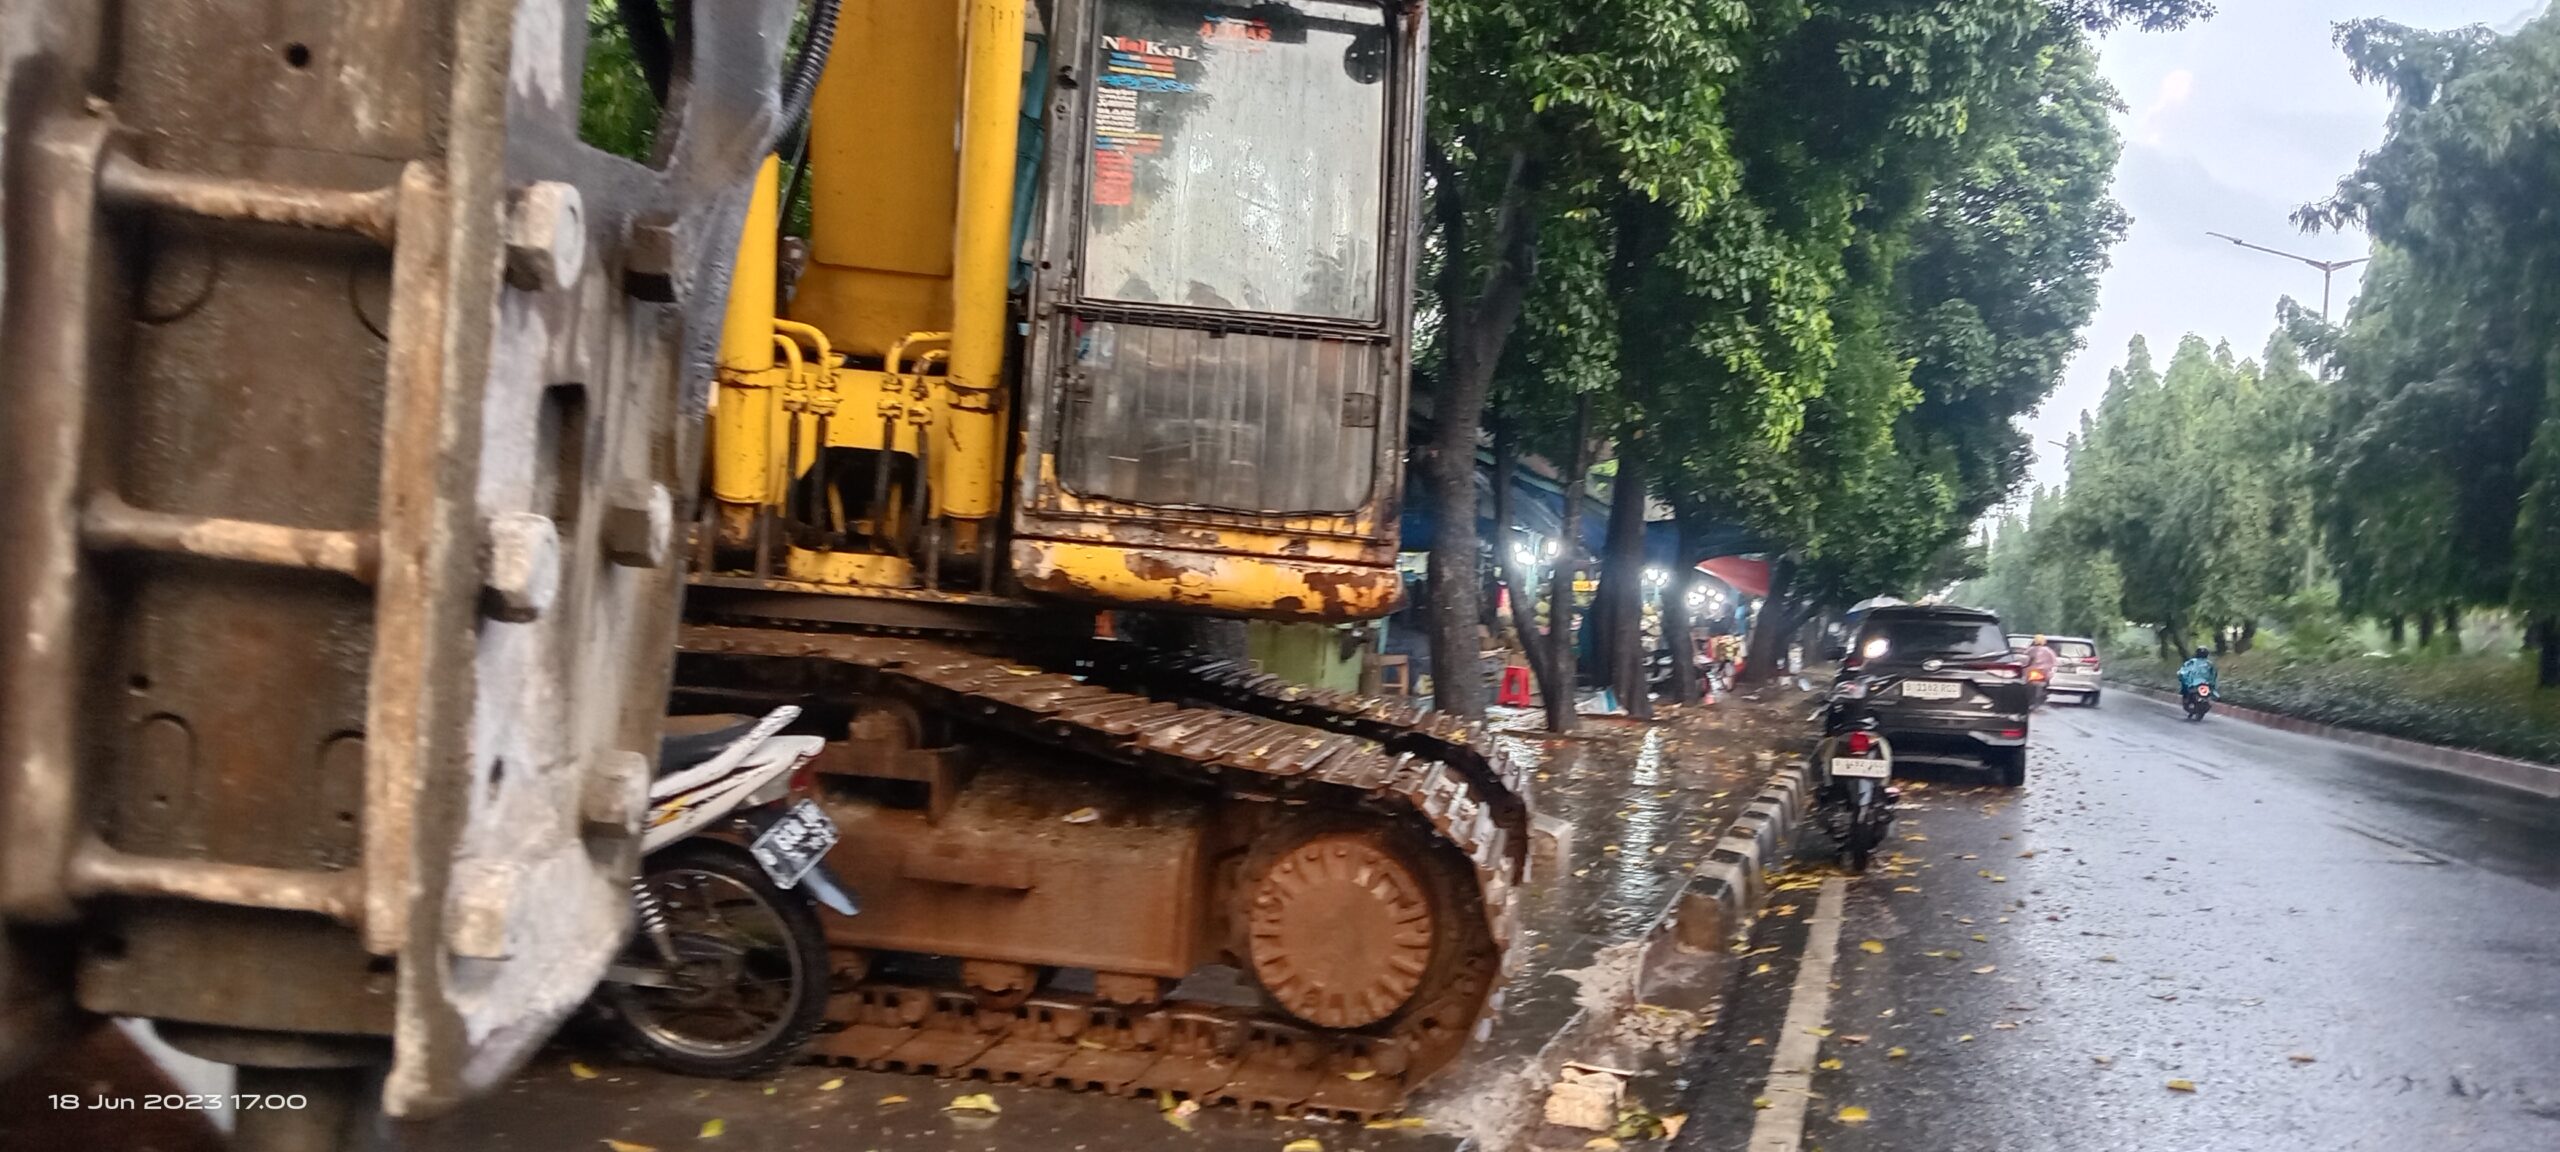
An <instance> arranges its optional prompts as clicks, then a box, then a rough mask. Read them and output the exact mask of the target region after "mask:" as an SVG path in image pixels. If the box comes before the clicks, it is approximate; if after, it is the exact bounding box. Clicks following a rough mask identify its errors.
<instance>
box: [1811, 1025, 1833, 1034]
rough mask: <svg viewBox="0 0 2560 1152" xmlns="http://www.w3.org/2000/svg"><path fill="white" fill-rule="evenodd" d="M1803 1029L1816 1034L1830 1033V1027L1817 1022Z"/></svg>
mask: <svg viewBox="0 0 2560 1152" xmlns="http://www.w3.org/2000/svg"><path fill="white" fill-rule="evenodd" d="M1805 1031H1806V1032H1809V1033H1811V1034H1813V1035H1816V1036H1828V1035H1830V1034H1831V1029H1830V1028H1829V1027H1827V1026H1824V1025H1819V1024H1817V1025H1815V1026H1813V1027H1811V1028H1807V1029H1805Z"/></svg>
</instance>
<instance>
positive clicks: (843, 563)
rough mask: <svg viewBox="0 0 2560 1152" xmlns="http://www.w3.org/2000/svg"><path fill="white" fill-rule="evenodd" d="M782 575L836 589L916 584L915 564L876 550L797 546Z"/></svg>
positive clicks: (899, 586)
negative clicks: (855, 550) (853, 550)
mask: <svg viewBox="0 0 2560 1152" xmlns="http://www.w3.org/2000/svg"><path fill="white" fill-rule="evenodd" d="M782 572H783V575H785V576H787V577H789V578H791V579H793V580H798V581H802V582H804V583H809V584H821V585H828V586H832V587H836V588H842V587H845V586H848V585H851V586H865V585H869V586H876V587H882V588H904V587H906V586H907V585H909V584H913V583H915V565H913V564H910V563H908V562H907V561H906V560H905V558H903V557H898V556H884V555H881V554H879V553H877V552H825V551H820V550H818V549H814V548H794V549H791V551H790V552H789V554H787V555H785V556H784V557H783V560H782Z"/></svg>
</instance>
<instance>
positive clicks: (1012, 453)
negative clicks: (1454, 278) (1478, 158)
mask: <svg viewBox="0 0 2560 1152" xmlns="http://www.w3.org/2000/svg"><path fill="white" fill-rule="evenodd" d="M605 21H619V22H620V26H621V29H622V32H623V36H624V38H625V39H627V47H626V48H625V49H624V50H627V51H628V52H629V54H630V55H631V56H632V57H634V58H636V59H637V60H638V62H639V65H640V68H641V70H642V71H643V72H645V73H646V74H647V76H646V79H647V87H648V89H649V90H650V92H651V93H652V94H653V95H654V97H655V102H656V107H655V108H654V109H653V110H652V112H653V115H654V120H653V122H652V124H651V125H650V127H649V131H648V133H647V134H646V137H645V149H644V150H642V151H640V152H638V153H636V154H634V155H616V154H615V150H614V149H613V148H610V147H604V146H599V145H600V144H602V143H603V142H602V141H599V140H595V139H592V137H593V136H594V132H593V130H592V123H591V122H592V121H593V120H594V119H595V116H594V111H595V109H594V107H593V105H594V102H595V101H596V100H597V99H598V97H599V93H600V91H601V90H602V88H601V86H600V85H599V84H598V83H597V82H596V77H595V76H594V65H595V63H596V58H595V54H596V53H597V52H598V51H599V48H598V45H599V44H600V43H601V42H602V40H603V37H601V36H599V35H597V34H596V30H597V29H598V28H599V27H601V26H602V22H605ZM0 30H5V31H6V32H7V33H8V35H7V36H5V37H0V81H5V85H4V86H0V91H5V92H6V100H7V103H6V104H5V105H0V154H5V157H6V182H5V184H0V194H4V195H5V200H0V216H5V223H6V233H5V244H0V273H5V279H0V292H5V294H0V371H5V372H6V374H7V375H6V379H7V385H6V387H5V388H0V438H4V439H5V442H6V445H7V451H6V452H5V453H0V457H4V458H5V459H4V460H0V468H5V469H6V475H5V477H0V539H6V540H7V541H8V547H7V548H6V549H0V916H5V918H6V920H7V923H8V924H9V926H10V931H9V933H8V934H7V935H6V936H5V937H0V949H5V950H6V952H5V956H0V959H5V961H6V963H5V965H0V981H5V983H0V1075H6V1074H8V1073H9V1072H10V1071H12V1070H14V1068H17V1067H23V1066H25V1065H26V1064H27V1063H28V1062H30V1061H32V1060H33V1059H35V1058H36V1056H37V1055H38V1054H40V1053H42V1052H43V1051H45V1050H47V1047H48V1045H49V1044H52V1043H55V1042H58V1040H59V1038H60V1037H61V1036H62V1035H63V1034H65V1030H66V1029H68V1028H72V1027H75V1026H76V1021H77V1020H79V1019H82V1018H94V1017H96V1016H119V1017H129V1018H138V1019H144V1020H149V1021H152V1022H153V1030H154V1032H155V1033H156V1034H157V1036H158V1037H159V1038H160V1039H161V1040H164V1041H166V1042H167V1043H169V1044H171V1045H173V1046H175V1047H177V1048H179V1049H181V1050H184V1051H186V1052H189V1053H192V1054H195V1055H199V1056H203V1057H207V1058H210V1059H213V1060H216V1061H221V1062H224V1063H228V1064H233V1065H237V1066H239V1068H240V1069H241V1072H240V1074H239V1075H240V1079H239V1084H240V1086H241V1089H242V1090H243V1091H244V1092H253V1093H272V1094H290V1095H300V1096H304V1097H306V1098H308V1099H311V1100H314V1101H319V1102H322V1103H324V1104H328V1105H330V1106H329V1107H318V1108H306V1109H301V1110H296V1111H293V1112H290V1113H284V1112H277V1111H266V1112H258V1111H254V1110H253V1111H246V1112H243V1113H241V1127H240V1131H239V1139H240V1142H241V1143H242V1144H244V1145H248V1146H276V1147H286V1146H292V1147H302V1146H315V1145H314V1144H313V1141H314V1140H316V1139H318V1138H319V1136H317V1135H315V1134H325V1131H338V1130H341V1129H342V1130H344V1131H348V1132H351V1131H353V1130H354V1129H355V1128H356V1127H360V1126H361V1124H362V1123H363V1122H364V1117H365V1116H366V1115H368V1114H369V1113H371V1112H372V1111H373V1108H372V1107H371V1106H372V1105H373V1104H375V1103H376V1102H378V1104H379V1106H380V1111H382V1112H384V1113H387V1114H389V1115H393V1116H419V1115H428V1114H432V1113H434V1112H437V1111H439V1110H442V1109H444V1108H447V1107H450V1106H451V1105H453V1104H454V1103H456V1102H457V1101H459V1100H461V1099H463V1098H465V1097H467V1096H468V1095H470V1094H471V1093H473V1092H477V1091H481V1090H484V1089H486V1088H488V1087H489V1086H491V1085H493V1084H495V1083H497V1082H499V1081H500V1080H502V1079H503V1077H505V1076H506V1075H507V1074H508V1073H509V1072H510V1071H511V1070H512V1068H514V1067H515V1066H516V1065H517V1064H518V1063H520V1062H521V1060H522V1059H523V1058H524V1057H525V1055H526V1054H528V1053H529V1052H530V1051H531V1050H532V1049H533V1048H534V1047H535V1046H537V1045H538V1044H540V1043H541V1042H542V1040H543V1039H544V1038H545V1037H546V1036H547V1035H548V1034H549V1033H550V1031H551V1030H552V1028H553V1027H554V1026H556V1024H557V1023H558V1022H559V1021H560V1020H561V1019H562V1018H563V1017H564V1016H566V1015H567V1014H568V1013H570V1012H571V1011H572V1010H574V1009H575V1008H576V1007H577V1006H578V1005H579V1004H580V1003H581V1002H582V1001H583V1000H584V999H585V998H586V996H587V993H588V991H589V990H590V989H591V988H592V987H593V986H594V984H595V982H596V979H597V977H598V976H599V974H601V973H602V972H603V971H604V970H605V969H606V967H607V966H608V965H609V964H610V963H611V962H612V961H613V958H614V956H615V954H616V951H617V949H619V948H620V947H621V945H622V942H623V941H624V940H625V939H627V936H628V932H629V926H628V917H629V906H630V905H629V899H628V893H627V889H628V885H629V884H630V882H631V881H630V878H631V876H632V874H633V869H634V862H635V856H636V851H637V848H636V845H637V830H638V822H639V820H640V818H641V814H642V812H643V811H644V810H645V808H646V791H647V787H648V782H649V780H650V775H651V771H652V761H653V757H654V754H655V750H656V748H657V743H658V738H659V735H660V732H661V730H662V727H663V718H664V716H665V715H666V714H667V713H668V712H669V711H670V710H672V711H674V712H677V713H715V712H741V711H763V710H766V709H768V708H769V707H771V706H774V705H780V704H791V705H796V706H798V707H799V708H800V709H801V721H800V723H801V726H802V729H803V730H804V731H806V732H809V733H812V734H816V735H820V736H823V737H825V738H826V739H827V742H828V743H827V750H826V752H825V753H823V754H822V755H821V756H820V757H819V758H818V760H817V761H816V765H817V776H816V788H817V791H818V794H819V797H820V800H821V802H822V803H823V804H824V806H825V807H826V809H827V811H828V812H829V813H830V814H831V815H832V816H833V817H834V818H835V821H836V822H837V824H838V825H839V826H840V827H841V828H842V830H843V836H842V840H841V842H840V843H839V845H838V846H837V848H836V849H835V850H834V853H833V855H832V856H831V858H830V863H831V864H832V866H833V867H834V868H835V870H836V871H837V872H838V873H840V874H841V875H843V876H844V877H845V878H846V879H847V880H849V881H850V882H851V884H852V886H853V887H854V888H855V890H856V891H858V892H859V893H860V894H861V896H862V899H863V904H864V908H863V911H862V913H861V914H860V915H858V916H854V917H847V918H832V917H831V918H829V919H828V920H827V921H826V926H825V932H826V935H827V937H828V942H829V945H830V949H831V953H832V957H831V958H832V967H833V969H834V972H833V976H834V982H835V987H836V991H835V993H834V995H833V997H832V999H831V1002H830V1005H829V1009H828V1013H827V1015H828V1019H829V1023H828V1024H827V1025H826V1027H825V1030H824V1031H822V1032H821V1033H820V1034H819V1035H818V1036H817V1038H816V1039H815V1040H814V1041H813V1043H812V1052H813V1054H814V1055H816V1056H818V1057H821V1058H826V1059H833V1060H839V1061H844V1062H848V1063H853V1064H859V1065H862V1066H866V1067H876V1068H890V1069H909V1070H918V1071H928V1072H935V1073H941V1074H949V1075H973V1076H982V1077H988V1078H993V1079H1001V1080H1015V1081H1024V1082H1035V1083H1044V1084H1048V1083H1054V1084H1062V1085H1066V1086H1070V1087H1078V1088H1097V1089H1102V1090H1108V1091H1117V1092H1135V1091H1149V1092H1153V1091H1167V1092H1175V1093H1179V1094H1183V1095H1187V1096H1192V1097H1196V1098H1199V1099H1202V1100H1203V1101H1206V1102H1212V1103H1214V1102H1220V1101H1236V1102H1241V1103H1246V1104H1251V1105H1261V1106H1270V1107H1275V1108H1288V1109H1297V1110H1306V1111H1317V1112H1329V1113H1333V1114H1337V1115H1343V1116H1371V1115H1376V1114H1378V1113H1381V1112H1385V1111H1390V1110H1392V1109H1394V1108H1396V1107H1397V1106H1398V1104H1399V1102H1400V1101H1401V1099H1402V1098H1403V1095H1404V1093H1405V1091H1406V1090H1407V1089H1408V1088H1409V1087H1410V1086H1411V1085H1413V1084H1414V1083H1416V1082H1418V1081H1420V1080H1421V1079H1422V1078H1423V1077H1425V1076H1427V1075H1429V1074H1430V1073H1431V1072H1432V1071H1434V1070H1435V1069H1437V1068H1439V1067H1441V1066H1443V1065H1445V1064H1446V1063H1447V1062H1448V1061H1449V1060H1450V1059H1452V1058H1453V1057H1454V1056H1455V1054H1456V1053H1457V1052H1458V1051H1459V1049H1460V1048H1461V1047H1462V1046H1463V1045H1464V1043H1465V1042H1466V1041H1467V1039H1468V1037H1469V1036H1470V1035H1472V1034H1474V1033H1475V1032H1476V1031H1477V1030H1478V1029H1479V1026H1480V1024H1481V1023H1482V1021H1483V1020H1484V1018H1485V1017H1486V1015H1487V1013H1488V1012H1489V1011H1491V1010H1492V1008H1493V1007H1494V1006H1495V1005H1494V1000H1495V999H1496V996H1495V990H1496V987H1497V985H1498V983H1499V981H1500V977H1501V974H1502V971H1503V962H1504V958H1505V956H1506V952H1507V949H1508V948H1509V945H1510V943H1511V941H1512V939H1513V938H1514V935H1515V929H1514V925H1513V904H1514V893H1515V891H1516V890H1517V888H1518V886H1519V884H1520V883H1521V881H1522V878H1523V874H1524V873H1523V869H1524V867H1525V864H1524V861H1525V857H1526V851H1527V846H1528V844H1527V841H1528V827H1527V820H1528V802H1527V796H1526V789H1525V786H1524V783H1523V780H1522V778H1521V773H1520V771H1519V770H1518V769H1517V768H1516V767H1514V766H1513V765H1511V764H1509V763H1507V762H1506V761H1505V760H1504V759H1503V758H1502V756H1501V755H1500V754H1499V752H1498V750H1497V749H1496V748H1495V747H1494V746H1493V745H1492V744H1491V742H1490V741H1489V739H1488V738H1487V737H1486V736H1485V735H1484V734H1483V733H1482V732H1481V731H1480V730H1477V729H1475V728H1472V727H1470V726H1468V725H1466V724H1463V723H1460V722H1457V721H1454V720H1451V719H1448V718H1445V717H1434V716H1429V715H1425V714H1418V713H1415V712H1413V711H1411V710H1409V709H1407V708H1405V707H1403V706H1401V705H1395V704H1388V703H1382V702H1378V701H1373V700H1364V699H1358V698H1353V697H1350V696H1346V695H1342V694H1337V693H1331V692H1325V691H1318V690H1311V689H1303V688H1299V687H1295V686H1292V685H1289V684H1286V683H1283V682H1281V681H1280V680H1278V679H1276V678H1274V677H1271V676H1268V675H1265V674H1262V673H1259V672H1256V671H1253V670H1251V669H1249V668H1245V667H1241V666H1238V665H1235V664H1231V663H1228V662H1225V661H1222V660H1220V659H1217V658H1213V657H1210V656H1204V655H1198V654H1193V653H1188V652H1184V651H1180V650H1176V649H1174V648H1169V647H1163V646H1155V645H1150V644H1146V643H1141V642H1139V641H1137V640H1133V639H1130V638H1127V637H1128V636H1134V635H1138V634H1140V633H1141V632H1142V631H1143V632H1148V633H1161V632H1165V631H1168V629H1163V628H1160V627H1152V626H1150V627H1143V628H1142V627H1139V625H1142V624H1146V623H1147V622H1149V621H1156V620H1160V619H1174V620H1180V619H1205V618H1226V619H1237V618H1250V619H1259V620H1267V621H1284V622H1299V623H1308V624H1318V623H1337V622H1344V621H1356V620H1362V619H1369V618H1374V617H1377V616H1381V615H1383V614H1385V613H1386V612H1388V611H1389V610H1391V609H1392V608H1393V607H1394V605H1395V600H1396V596H1397V589H1398V587H1399V582H1398V579H1397V576H1396V573H1395V568H1394V554H1395V546H1396V509H1397V504H1398V495H1399V490H1400V483H1401V460H1402V455H1403V442H1402V441H1403V437H1402V429H1403V427H1404V420H1405V390H1406V378H1407V370H1408V364H1407V358H1408V353H1409V345H1410V337H1411V327H1412V322H1411V321H1412V316H1411V313H1412V304H1411V301H1412V290H1411V284H1412V279H1413V266H1414V263H1415V261H1416V259H1417V253H1416V246H1415V235H1414V234H1415V228H1414V226H1413V221H1414V218H1415V209H1416V202H1417V198H1418V187H1419V177H1418V171H1419V163H1418V157H1419V150H1418V141H1419V138H1420V132H1421V125H1420V119H1421V108H1422V99H1421V94H1422V93H1421V79H1422V61H1423V59H1424V53H1425V40H1426V37H1425V23H1424V18H1423V13H1422V11H1421V6H1420V5H1419V4H1418V3H1414V2H1412V0H1255V2H1243V0H1188V2H1184V3H1176V2H1173V0H1043V2H1040V3H1029V2H1026V0H842V2H841V3H835V2H831V0H817V2H816V3H814V4H812V5H811V6H810V10H809V11H806V12H801V11H799V10H798V6H797V5H795V4H793V3H789V2H787V0H738V2H724V3H722V4H719V5H705V4H694V3H687V2H682V0H679V2H678V3H676V4H675V5H674V6H673V8H672V9H671V10H662V9H661V8H660V7H659V5H658V4H656V3H654V2H652V0H616V3H613V4H601V3H597V4H590V3H587V2H585V0H444V2H441V3H427V4H419V3H414V2H401V0H352V2H346V3H329V4H319V3H313V4H295V3H281V2H280V3H277V4H273V5H267V6H263V7H261V8H260V10H259V13H258V14H257V15H256V16H255V17H254V18H249V17H244V16H243V15H242V14H241V13H240V12H238V11H236V10H235V9H234V6H232V5H228V4H223V3H217V2H214V0H203V2H197V0H155V2H154V3H151V4H131V5H116V4H107V3H95V4H84V3H66V2H63V0H50V2H47V0H0ZM795 30H796V31H795ZM795 39H796V40H797V41H798V46H797V47H794V46H793V43H794V41H795ZM830 40H831V41H832V48H831V49H830V47H829V43H828V42H829V41H830ZM582 114H583V115H582ZM803 124H805V131H803V130H801V128H800V126H801V125H803ZM582 125H586V126H587V127H588V131H587V132H586V134H585V135H582ZM804 216H805V220H806V222H807V223H806V233H805V236H802V235H798V234H796V233H797V231H798V230H797V229H796V228H792V229H786V221H789V220H796V219H800V218H803V217H804ZM787 230H788V231H791V232H793V233H795V234H792V235H786V231H787ZM1171 631H1178V629H1174V630H1171ZM1115 633H1118V635H1115ZM671 684H672V696H670V695H669V687H670V685H671ZM332 1126H336V1128H332ZM349 1139H352V1137H349Z"/></svg>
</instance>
